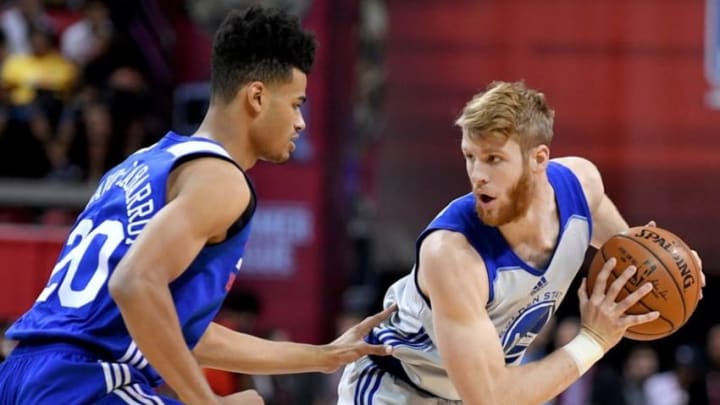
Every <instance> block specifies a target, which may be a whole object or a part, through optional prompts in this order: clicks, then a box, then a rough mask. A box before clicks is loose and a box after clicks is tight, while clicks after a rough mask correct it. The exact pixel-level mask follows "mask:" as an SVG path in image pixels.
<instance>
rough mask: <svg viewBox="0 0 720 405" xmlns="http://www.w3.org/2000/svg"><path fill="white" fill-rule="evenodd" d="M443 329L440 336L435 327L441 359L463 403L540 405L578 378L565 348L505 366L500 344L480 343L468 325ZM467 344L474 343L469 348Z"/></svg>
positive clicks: (475, 404) (576, 368) (572, 360)
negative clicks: (541, 356)
mask: <svg viewBox="0 0 720 405" xmlns="http://www.w3.org/2000/svg"><path fill="white" fill-rule="evenodd" d="M444 329H445V331H446V332H444V333H443V332H441V331H440V329H439V328H437V330H438V343H439V345H440V349H441V356H442V357H443V359H444V363H445V366H446V368H447V370H448V374H449V376H450V378H451V380H452V382H453V385H454V386H455V388H456V389H457V390H458V393H459V394H460V397H461V398H462V400H463V403H465V404H468V405H502V404H539V403H543V402H547V401H548V400H550V399H552V398H554V397H556V396H557V395H558V394H559V393H560V392H562V391H564V390H565V389H567V387H569V386H570V385H571V384H572V383H573V382H574V381H576V380H577V379H578V378H579V376H580V375H581V374H580V370H579V368H578V366H577V363H576V361H575V359H574V358H573V356H572V355H570V354H569V353H568V351H567V350H565V349H560V350H557V351H555V352H553V353H552V354H550V355H549V356H547V357H545V358H544V359H543V360H541V361H538V362H533V363H528V364H525V365H522V366H506V365H505V361H504V354H503V352H502V348H501V347H500V345H499V342H496V341H495V342H480V341H478V339H477V338H476V337H477V336H480V335H479V333H480V332H479V331H478V330H473V329H472V328H470V327H467V326H460V325H455V327H454V328H449V325H445V327H444ZM467 342H477V343H476V344H475V345H473V346H471V347H468V344H467ZM519 381H522V384H519V383H518V382H519Z"/></svg>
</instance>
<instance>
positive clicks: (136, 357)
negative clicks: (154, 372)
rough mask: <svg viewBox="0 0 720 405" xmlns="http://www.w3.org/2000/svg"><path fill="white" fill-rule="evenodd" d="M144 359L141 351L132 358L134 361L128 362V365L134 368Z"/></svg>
mask: <svg viewBox="0 0 720 405" xmlns="http://www.w3.org/2000/svg"><path fill="white" fill-rule="evenodd" d="M142 359H143V354H142V352H141V351H140V350H138V351H136V352H135V354H134V355H133V356H132V359H130V361H128V363H129V364H130V365H132V366H137V365H138V363H140V361H141V360H142Z"/></svg>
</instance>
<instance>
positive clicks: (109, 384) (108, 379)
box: [100, 361, 115, 392]
mask: <svg viewBox="0 0 720 405" xmlns="http://www.w3.org/2000/svg"><path fill="white" fill-rule="evenodd" d="M100 366H102V369H103V374H105V392H110V391H112V390H113V389H114V388H115V386H114V385H113V378H112V373H111V372H110V365H109V364H108V363H105V362H104V361H101V362H100Z"/></svg>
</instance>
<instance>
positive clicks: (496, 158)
mask: <svg viewBox="0 0 720 405" xmlns="http://www.w3.org/2000/svg"><path fill="white" fill-rule="evenodd" d="M487 161H488V163H492V164H496V163H500V162H501V161H502V158H501V157H500V156H498V155H489V156H488V157H487Z"/></svg>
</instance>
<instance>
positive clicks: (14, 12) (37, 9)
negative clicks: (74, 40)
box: [0, 0, 53, 54]
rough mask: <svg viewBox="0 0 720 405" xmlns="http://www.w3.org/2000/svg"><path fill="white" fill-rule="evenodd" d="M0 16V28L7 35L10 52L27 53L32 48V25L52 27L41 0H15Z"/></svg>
mask: <svg viewBox="0 0 720 405" xmlns="http://www.w3.org/2000/svg"><path fill="white" fill-rule="evenodd" d="M11 4H12V5H11V6H10V7H9V8H8V9H7V10H5V11H4V12H3V13H2V15H1V16H0V28H2V30H3V31H5V35H6V36H7V43H8V49H9V51H10V53H11V54H27V53H30V52H31V50H32V47H31V43H30V42H31V41H30V36H29V33H30V31H31V30H32V27H42V28H43V29H52V28H53V25H52V21H51V19H50V17H49V16H48V15H47V14H46V13H45V9H44V7H43V4H42V1H41V0H16V1H12V2H11Z"/></svg>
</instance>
